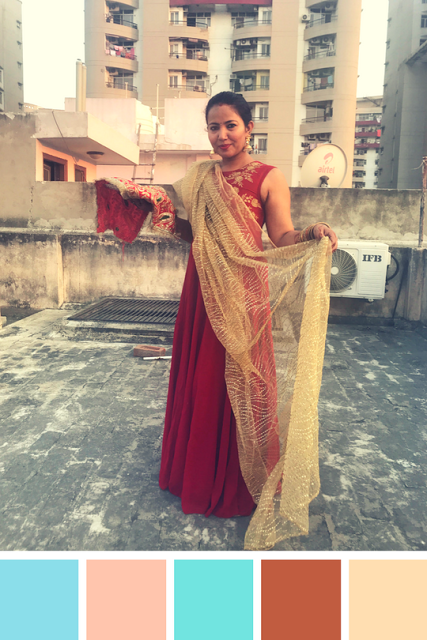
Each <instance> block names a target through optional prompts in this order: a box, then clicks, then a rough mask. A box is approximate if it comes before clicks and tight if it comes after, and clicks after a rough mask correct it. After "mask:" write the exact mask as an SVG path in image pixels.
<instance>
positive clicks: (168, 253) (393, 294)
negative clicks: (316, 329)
mask: <svg viewBox="0 0 427 640" xmlns="http://www.w3.org/2000/svg"><path fill="white" fill-rule="evenodd" d="M165 188H166V190H167V192H168V194H169V195H170V197H171V198H172V199H173V201H174V204H175V205H178V202H177V199H176V194H175V192H174V190H173V187H171V186H170V185H166V187H165ZM2 189H3V190H4V191H5V192H6V190H5V185H2ZM7 196H8V197H7V198H4V199H3V200H0V202H1V205H0V224H1V225H2V228H0V306H4V307H29V308H32V309H43V308H57V307H59V306H61V305H62V304H63V303H64V302H71V303H89V302H92V301H95V300H99V299H100V298H102V297H105V296H130V297H132V296H147V297H160V298H161V297H170V298H179V296H180V293H181V288H182V283H183V279H184V274H185V267H186V261H187V257H188V252H189V246H188V245H187V244H185V243H183V242H179V241H177V240H174V239H172V238H167V237H164V236H159V235H154V234H143V233H141V234H140V236H139V237H138V238H137V240H136V241H135V242H134V243H133V244H132V245H126V247H125V251H124V255H122V244H121V242H120V241H119V240H118V239H117V238H115V236H113V234H112V233H110V232H109V233H106V234H103V235H97V234H96V191H95V186H94V185H93V184H88V183H61V182H53V183H46V182H40V183H35V184H34V185H33V187H32V188H31V194H30V198H29V200H28V207H23V201H22V197H21V196H22V194H20V193H15V196H16V198H17V201H16V203H15V205H13V199H14V197H15V196H14V194H13V193H11V190H10V189H9V190H7ZM18 196H19V198H18ZM18 201H19V206H18ZM419 204H420V193H419V192H418V191H388V190H372V191H367V190H351V189H301V188H295V189H292V209H293V211H292V215H293V220H294V224H295V227H296V228H301V227H304V226H306V225H307V224H309V223H311V222H313V221H316V220H323V221H325V222H328V223H329V224H330V225H331V226H332V227H333V228H334V229H336V230H337V232H338V235H339V237H341V238H342V239H363V240H376V241H382V242H386V243H388V244H389V245H390V246H391V250H392V253H393V255H394V256H395V257H396V260H397V261H398V263H399V265H400V270H399V273H398V275H397V276H396V278H394V279H393V280H392V281H391V282H390V283H389V285H388V287H387V288H388V292H387V293H386V296H385V298H384V299H383V300H377V301H375V302H373V303H368V302H367V301H365V300H359V299H351V298H332V299H331V315H332V316H334V317H335V318H337V319H339V318H344V317H346V318H348V317H352V318H356V317H357V318H368V319H369V318H371V319H374V318H378V319H379V318H382V319H384V318H388V319H392V318H404V319H407V320H413V321H420V320H421V321H423V322H425V323H427V250H426V249H423V250H419V249H416V241H417V238H418V236H417V234H418V223H419ZM12 205H13V206H12ZM179 213H180V215H185V212H183V210H182V207H180V209H179Z"/></svg>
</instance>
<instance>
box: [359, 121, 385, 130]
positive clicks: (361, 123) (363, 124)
mask: <svg viewBox="0 0 427 640" xmlns="http://www.w3.org/2000/svg"><path fill="white" fill-rule="evenodd" d="M356 127H376V128H377V129H379V128H380V127H381V121H380V120H356Z"/></svg>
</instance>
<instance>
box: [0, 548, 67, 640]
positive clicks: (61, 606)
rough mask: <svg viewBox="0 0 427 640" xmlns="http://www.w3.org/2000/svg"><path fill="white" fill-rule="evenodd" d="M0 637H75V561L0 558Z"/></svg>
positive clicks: (59, 639) (60, 639)
mask: <svg viewBox="0 0 427 640" xmlns="http://www.w3.org/2000/svg"><path fill="white" fill-rule="evenodd" d="M0 639H1V640H78V561H77V560H0Z"/></svg>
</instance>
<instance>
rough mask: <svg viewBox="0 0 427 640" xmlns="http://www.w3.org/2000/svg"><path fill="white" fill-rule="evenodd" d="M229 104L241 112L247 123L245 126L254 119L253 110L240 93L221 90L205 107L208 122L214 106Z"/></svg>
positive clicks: (240, 114)
mask: <svg viewBox="0 0 427 640" xmlns="http://www.w3.org/2000/svg"><path fill="white" fill-rule="evenodd" d="M221 104H227V105H229V106H230V107H233V109H234V110H235V111H236V112H237V113H238V114H239V116H240V117H241V118H242V120H243V122H244V123H245V127H247V126H248V124H249V123H250V121H251V120H252V112H251V108H250V106H249V104H248V103H247V102H246V100H245V99H244V97H243V96H242V95H241V94H240V93H233V92H232V91H221V93H217V94H216V95H215V96H212V98H211V99H210V100H209V102H208V104H207V105H206V109H205V117H206V123H207V121H208V114H209V111H210V110H211V109H212V107H215V106H216V105H221Z"/></svg>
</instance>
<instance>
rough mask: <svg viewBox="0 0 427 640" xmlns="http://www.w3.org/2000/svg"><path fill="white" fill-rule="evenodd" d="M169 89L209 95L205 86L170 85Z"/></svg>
mask: <svg viewBox="0 0 427 640" xmlns="http://www.w3.org/2000/svg"><path fill="white" fill-rule="evenodd" d="M168 88H169V89H174V90H175V91H196V92H198V93H207V91H206V87H205V85H204V84H174V85H171V84H170V85H169V86H168Z"/></svg>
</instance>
